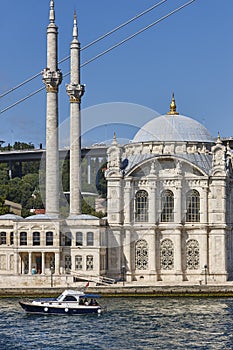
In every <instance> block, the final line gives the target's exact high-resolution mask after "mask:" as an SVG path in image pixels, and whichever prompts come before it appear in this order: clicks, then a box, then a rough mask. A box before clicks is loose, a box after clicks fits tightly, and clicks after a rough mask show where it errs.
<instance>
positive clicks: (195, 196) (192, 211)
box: [186, 190, 200, 222]
mask: <svg viewBox="0 0 233 350" xmlns="http://www.w3.org/2000/svg"><path fill="white" fill-rule="evenodd" d="M186 210H187V212H186V221H187V222H200V194H199V192H198V191H196V190H192V191H189V192H188V193H187V196H186Z"/></svg>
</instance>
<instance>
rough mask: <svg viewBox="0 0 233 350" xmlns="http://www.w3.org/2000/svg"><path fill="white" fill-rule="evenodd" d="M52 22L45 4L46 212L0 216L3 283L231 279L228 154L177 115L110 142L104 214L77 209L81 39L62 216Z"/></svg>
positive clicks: (232, 212)
mask: <svg viewBox="0 0 233 350" xmlns="http://www.w3.org/2000/svg"><path fill="white" fill-rule="evenodd" d="M57 43H58V28H57V26H56V24H55V10H54V1H53V0H50V13H49V25H48V27H47V67H46V68H45V69H44V71H43V74H42V79H43V82H44V84H45V87H46V96H47V101H46V213H45V214H38V215H33V216H30V217H27V218H25V219H23V218H22V217H21V216H17V215H13V214H6V215H2V216H0V275H1V279H0V287H2V286H6V285H7V286H16V285H17V286H43V285H44V286H47V284H48V283H50V277H51V276H52V277H53V285H56V286H61V285H63V284H64V283H65V282H67V281H68V282H69V284H70V285H72V283H75V278H74V277H76V278H78V277H80V278H81V277H83V278H85V279H87V280H88V279H90V280H93V276H96V277H97V276H102V277H106V278H107V277H108V278H119V277H120V276H121V274H122V273H124V276H125V278H126V281H127V282H130V283H135V284H136V283H139V282H140V283H147V284H150V285H153V284H158V283H160V282H163V283H168V284H171V283H172V284H176V283H182V282H187V281H188V282H190V283H193V284H199V283H202V281H203V283H204V282H207V280H208V283H223V282H226V281H230V280H232V279H233V253H232V252H233V238H232V237H233V224H232V223H233V217H232V216H233V193H232V188H233V187H232V184H233V172H232V157H233V156H232V150H231V148H230V145H229V143H228V142H224V141H223V140H221V138H220V135H218V137H217V138H214V137H213V136H212V135H211V134H210V133H209V131H208V130H207V129H206V128H205V127H204V126H203V125H201V124H200V123H199V122H197V121H196V120H195V119H192V118H190V117H187V116H184V115H181V114H179V113H178V112H177V108H176V103H175V98H174V95H173V96H172V100H171V104H170V109H169V111H168V112H167V113H166V114H165V115H161V116H159V117H156V118H154V119H152V120H151V121H149V122H148V123H146V124H145V125H144V126H143V127H142V128H141V129H140V130H139V131H138V132H137V133H136V135H135V136H134V139H133V140H132V142H130V143H129V144H125V145H124V146H122V145H119V144H118V142H117V138H116V136H115V135H114V138H113V142H112V144H111V145H110V147H109V148H108V151H107V155H108V165H107V169H106V172H105V177H106V181H107V215H106V217H105V218H103V219H99V218H97V217H94V216H90V215H83V214H82V213H81V188H80V187H81V185H80V184H81V175H80V164H81V147H80V135H81V134H80V122H81V114H80V104H81V98H82V96H83V94H84V93H85V91H84V90H85V89H84V85H82V84H81V83H80V44H79V41H78V28H77V21H76V15H75V16H74V23H73V39H72V41H71V45H70V56H71V59H70V71H71V75H70V83H69V84H68V85H67V86H66V89H67V94H68V97H69V103H70V212H69V215H68V217H67V218H66V219H61V217H60V216H59V200H58V198H59V156H58V149H59V145H58V96H59V93H58V90H59V85H60V84H61V82H62V73H61V71H60V70H59V69H58V59H57Z"/></svg>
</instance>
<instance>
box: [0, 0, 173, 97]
mask: <svg viewBox="0 0 233 350" xmlns="http://www.w3.org/2000/svg"><path fill="white" fill-rule="evenodd" d="M166 1H167V0H162V1H160V2H158V3H156V4H154V5H153V6H151V7H149V8H148V9H146V10H144V11H143V12H141V13H139V14H138V15H136V16H134V17H132V18H131V19H129V20H127V21H126V22H124V23H122V24H120V25H119V26H117V27H116V28H114V29H112V30H110V31H109V32H107V33H106V34H104V35H101V36H100V37H98V38H97V39H95V40H94V41H92V42H91V43H89V44H87V45H86V46H84V47H83V48H81V51H83V50H86V49H88V48H89V47H90V46H92V45H94V44H96V43H98V42H99V41H101V40H103V39H105V38H106V37H108V36H109V35H111V34H113V33H115V32H116V31H118V30H119V29H121V28H123V27H125V26H127V25H128V24H130V23H131V22H133V21H135V20H137V19H138V18H140V17H142V16H144V15H145V14H147V13H148V12H150V11H152V10H154V9H155V8H156V7H158V6H160V5H162V4H163V3H164V2H166ZM69 58H70V55H69V56H66V57H64V58H63V59H62V60H60V61H59V62H58V64H60V63H63V62H65V61H67V60H68V59H69ZM40 75H41V72H39V73H37V74H35V75H33V76H32V77H30V78H28V79H26V80H24V81H23V82H22V83H20V84H18V85H16V86H15V87H13V88H11V89H9V90H7V91H6V92H4V93H2V94H1V95H0V98H2V97H4V96H6V95H8V94H10V93H11V92H13V91H15V90H17V89H19V88H20V87H21V86H23V85H25V84H27V83H29V82H30V81H32V80H33V79H35V78H37V77H39V76H40Z"/></svg>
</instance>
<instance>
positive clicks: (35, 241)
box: [32, 231, 40, 245]
mask: <svg viewBox="0 0 233 350" xmlns="http://www.w3.org/2000/svg"><path fill="white" fill-rule="evenodd" d="M32 240H33V241H32V244H33V245H40V232H37V231H36V232H33V234H32Z"/></svg>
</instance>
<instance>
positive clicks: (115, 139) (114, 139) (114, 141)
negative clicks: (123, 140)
mask: <svg viewBox="0 0 233 350" xmlns="http://www.w3.org/2000/svg"><path fill="white" fill-rule="evenodd" d="M112 143H113V144H115V145H116V144H117V137H116V133H115V132H114V135H113V142H112Z"/></svg>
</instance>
